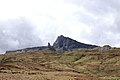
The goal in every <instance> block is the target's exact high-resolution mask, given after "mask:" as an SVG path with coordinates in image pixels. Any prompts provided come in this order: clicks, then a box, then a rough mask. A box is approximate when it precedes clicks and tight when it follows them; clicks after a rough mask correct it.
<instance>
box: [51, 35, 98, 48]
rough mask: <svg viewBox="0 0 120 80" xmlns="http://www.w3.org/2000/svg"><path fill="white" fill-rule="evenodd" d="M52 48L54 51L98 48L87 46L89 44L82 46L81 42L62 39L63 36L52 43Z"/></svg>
mask: <svg viewBox="0 0 120 80" xmlns="http://www.w3.org/2000/svg"><path fill="white" fill-rule="evenodd" d="M53 47H54V48H55V49H56V50H59V49H63V50H73V49H78V48H87V49H90V48H95V47H98V46H96V45H89V44H84V43H81V42H78V41H76V40H73V39H71V38H69V37H64V36H63V35H61V36H58V38H57V40H56V41H55V42H54V43H53Z"/></svg>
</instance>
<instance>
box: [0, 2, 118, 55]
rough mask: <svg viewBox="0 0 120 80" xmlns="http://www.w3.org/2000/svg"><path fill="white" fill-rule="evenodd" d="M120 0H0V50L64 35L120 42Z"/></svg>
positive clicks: (100, 42)
mask: <svg viewBox="0 0 120 80" xmlns="http://www.w3.org/2000/svg"><path fill="white" fill-rule="evenodd" d="M119 8H120V0H0V53H3V52H5V51H6V50H14V49H19V48H26V47H32V46H41V45H47V43H48V42H50V43H51V44H52V43H53V42H54V41H55V39H56V38H57V36H59V35H61V34H62V35H64V36H68V37H71V38H73V39H76V40H77V41H79V42H83V43H89V44H96V45H105V44H109V45H111V46H117V47H119V46H120V16H119V14H120V9H119Z"/></svg>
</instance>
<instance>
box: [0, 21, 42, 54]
mask: <svg viewBox="0 0 120 80" xmlns="http://www.w3.org/2000/svg"><path fill="white" fill-rule="evenodd" d="M34 29H35V28H34V27H33V26H32V24H31V23H30V22H28V21H27V20H25V19H18V20H12V21H6V22H1V23H0V51H1V52H3V51H6V50H13V49H19V48H25V47H32V46H38V45H42V41H41V40H40V38H39V37H38V34H36V33H35V30H34Z"/></svg>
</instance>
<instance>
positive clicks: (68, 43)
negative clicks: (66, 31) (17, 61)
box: [6, 35, 98, 53]
mask: <svg viewBox="0 0 120 80" xmlns="http://www.w3.org/2000/svg"><path fill="white" fill-rule="evenodd" d="M95 47H98V46H96V45H89V44H84V43H81V42H78V41H76V40H73V39H71V38H69V37H64V36H63V35H61V36H58V38H57V39H56V41H55V42H54V43H53V46H51V45H50V43H48V46H40V47H32V48H25V49H20V50H14V51H6V53H11V52H17V53H20V52H29V51H34V50H51V51H57V52H60V53H63V52H64V51H69V50H73V49H79V48H87V49H91V48H95Z"/></svg>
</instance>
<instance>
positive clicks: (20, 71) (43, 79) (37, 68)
mask: <svg viewBox="0 0 120 80" xmlns="http://www.w3.org/2000/svg"><path fill="white" fill-rule="evenodd" d="M0 80H120V49H117V48H115V49H111V50H106V51H99V50H97V49H78V50H73V51H66V52H64V53H63V54H59V53H57V52H54V51H49V50H38V51H31V52H23V53H11V54H1V55H0Z"/></svg>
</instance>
